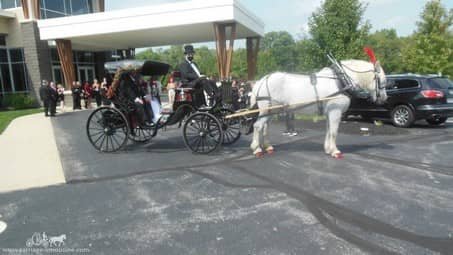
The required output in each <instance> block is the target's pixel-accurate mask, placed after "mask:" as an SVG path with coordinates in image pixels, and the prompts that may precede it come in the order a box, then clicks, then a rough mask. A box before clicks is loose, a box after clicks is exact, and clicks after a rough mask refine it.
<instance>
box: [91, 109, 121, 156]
mask: <svg viewBox="0 0 453 255" xmlns="http://www.w3.org/2000/svg"><path fill="white" fill-rule="evenodd" d="M86 130H87V135H88V140H90V143H91V144H92V145H93V147H94V148H96V150H98V151H102V152H114V151H117V150H119V149H121V147H123V146H124V145H125V144H126V142H127V137H128V133H129V127H128V123H127V120H126V117H125V116H124V115H123V114H122V113H121V112H120V111H119V110H117V109H115V108H111V107H100V108H98V109H96V110H95V111H94V112H92V113H91V115H90V117H88V121H87V126H86Z"/></svg>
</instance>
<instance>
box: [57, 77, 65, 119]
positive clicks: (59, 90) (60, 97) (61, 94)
mask: <svg viewBox="0 0 453 255" xmlns="http://www.w3.org/2000/svg"><path fill="white" fill-rule="evenodd" d="M57 93H58V101H59V102H60V109H61V112H64V87H63V86H62V85H61V84H58V85H57Z"/></svg>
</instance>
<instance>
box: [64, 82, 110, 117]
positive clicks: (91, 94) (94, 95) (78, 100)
mask: <svg viewBox="0 0 453 255" xmlns="http://www.w3.org/2000/svg"><path fill="white" fill-rule="evenodd" d="M107 91H108V83H107V78H104V79H103V81H102V82H101V83H99V81H98V80H97V79H94V81H93V84H90V83H89V82H85V83H84V84H83V86H82V85H81V83H80V82H79V81H74V82H72V86H71V92H72V108H73V110H81V109H82V99H83V101H84V107H85V109H90V108H91V102H92V100H93V99H94V100H95V102H96V106H97V107H99V106H101V105H109V104H110V102H109V101H108V100H107V99H106V94H107Z"/></svg>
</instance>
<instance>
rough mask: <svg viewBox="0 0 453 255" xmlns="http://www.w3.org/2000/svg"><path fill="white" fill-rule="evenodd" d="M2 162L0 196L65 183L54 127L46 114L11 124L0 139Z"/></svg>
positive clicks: (18, 119) (21, 119)
mask: <svg viewBox="0 0 453 255" xmlns="http://www.w3.org/2000/svg"><path fill="white" fill-rule="evenodd" d="M57 118H58V117H57ZM0 161H1V168H0V174H1V178H0V192H8V191H13V190H21V189H28V188H35V187H43V186H49V185H54V184H61V183H65V177H64V173H63V168H62V165H61V161H60V156H59V153H58V150H57V145H56V143H55V137H54V132H53V127H52V123H51V120H50V118H46V117H44V114H43V113H38V114H32V115H27V116H24V117H20V118H17V119H15V120H13V121H12V122H11V123H10V125H9V126H8V128H7V129H6V130H5V131H4V132H3V134H1V135H0Z"/></svg>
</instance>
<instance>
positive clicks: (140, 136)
mask: <svg viewBox="0 0 453 255" xmlns="http://www.w3.org/2000/svg"><path fill="white" fill-rule="evenodd" d="M155 128H157V125H156V126H155V127H154V128H141V127H138V126H137V127H136V128H135V129H134V134H132V132H131V134H129V139H131V140H132V141H134V142H138V143H145V142H148V141H149V140H151V138H152V137H153V133H154V129H155Z"/></svg>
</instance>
